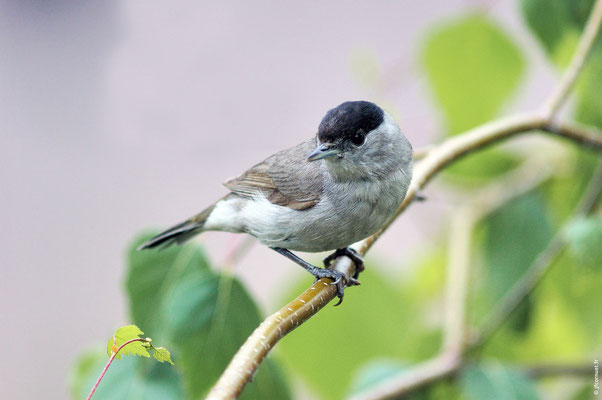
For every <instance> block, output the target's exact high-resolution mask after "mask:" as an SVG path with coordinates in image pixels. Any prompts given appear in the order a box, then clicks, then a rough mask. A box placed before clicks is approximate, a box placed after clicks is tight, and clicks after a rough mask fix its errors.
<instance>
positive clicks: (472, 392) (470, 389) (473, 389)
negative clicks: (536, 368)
mask: <svg viewBox="0 0 602 400" xmlns="http://www.w3.org/2000/svg"><path fill="white" fill-rule="evenodd" d="M460 385H461V387H462V390H463V392H464V395H465V397H466V398H467V399H469V400H482V399H489V400H537V399H539V398H540V397H539V395H538V394H537V391H536V390H535V388H534V386H533V384H532V383H531V382H530V381H529V380H528V379H527V378H526V377H525V376H524V375H522V374H520V373H519V372H516V371H512V370H510V369H509V368H506V367H503V366H500V365H480V366H474V367H469V368H467V369H466V370H464V371H463V372H462V374H461V376H460Z"/></svg>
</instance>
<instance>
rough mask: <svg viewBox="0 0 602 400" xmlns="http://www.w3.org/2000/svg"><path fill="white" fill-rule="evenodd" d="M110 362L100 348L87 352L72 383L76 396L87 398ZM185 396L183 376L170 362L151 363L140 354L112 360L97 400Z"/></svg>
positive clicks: (154, 399) (177, 398)
mask: <svg viewBox="0 0 602 400" xmlns="http://www.w3.org/2000/svg"><path fill="white" fill-rule="evenodd" d="M106 362H107V359H106V357H105V356H104V355H103V354H102V352H101V351H94V352H93V353H87V354H85V355H83V356H82V357H80V359H79V360H78V361H77V362H76V364H75V367H74V369H75V371H76V372H75V374H74V375H76V376H77V378H76V379H74V380H73V381H72V382H73V383H72V386H71V392H72V396H73V398H74V399H85V398H86V396H87V395H88V393H89V392H90V390H91V389H92V387H93V386H94V383H95V382H96V380H97V379H98V377H99V376H100V373H101V371H102V370H103V368H104V366H105V364H106ZM183 397H184V395H183V391H182V389H181V383H180V378H179V376H178V374H177V372H176V370H175V368H172V367H171V366H170V365H165V364H159V363H151V362H148V361H146V360H141V359H138V358H133V357H129V358H125V359H123V360H122V361H120V362H113V363H112V364H111V366H110V367H109V369H108V370H107V373H106V374H105V376H104V377H103V379H102V381H101V382H100V384H99V386H98V388H97V390H96V392H95V393H94V396H93V397H92V398H93V399H94V400H105V399H106V400H113V399H145V400H181V399H182V398H183Z"/></svg>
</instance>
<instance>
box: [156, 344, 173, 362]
mask: <svg viewBox="0 0 602 400" xmlns="http://www.w3.org/2000/svg"><path fill="white" fill-rule="evenodd" d="M154 350H155V353H154V354H153V357H155V359H156V360H157V361H159V362H166V361H167V362H168V363H170V364H171V365H174V363H173V362H172V361H171V354H170V353H169V351H168V350H167V349H166V348H165V347H155V348H154Z"/></svg>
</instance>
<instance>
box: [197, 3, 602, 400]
mask: <svg viewBox="0 0 602 400" xmlns="http://www.w3.org/2000/svg"><path fill="white" fill-rule="evenodd" d="M601 9H602V0H597V2H596V4H595V6H594V9H593V11H592V13H591V14H590V17H589V20H588V23H587V26H586V28H585V31H584V34H583V35H582V37H581V40H580V43H579V44H578V46H577V51H576V53H575V55H574V57H573V60H572V62H571V64H570V67H569V69H568V70H567V71H566V72H565V75H564V77H563V79H562V81H561V84H560V85H559V88H558V89H557V90H556V91H555V92H554V93H553V95H552V96H551V97H550V100H549V101H548V102H547V103H546V104H547V106H546V107H545V108H544V110H545V111H544V114H543V115H541V114H539V113H532V114H521V115H516V116H511V117H507V118H502V119H500V120H497V121H493V122H490V123H487V124H485V125H482V126H480V127H477V128H474V129H472V130H470V131H467V132H465V133H464V134H461V135H457V136H454V137H452V138H450V139H447V140H446V141H445V142H443V143H441V144H440V145H438V146H436V147H434V148H432V149H429V151H428V153H427V154H426V155H425V156H424V158H423V159H422V160H421V161H420V162H419V163H418V164H417V165H416V167H415V169H414V175H413V178H412V183H411V184H410V187H409V189H408V193H407V194H406V198H405V199H404V201H403V202H402V204H401V205H400V207H399V209H398V210H397V211H396V213H395V215H394V216H393V218H391V220H389V221H388V222H387V223H386V224H385V225H384V226H383V227H382V228H381V229H380V230H379V231H378V232H377V233H375V234H374V235H372V236H371V237H369V238H367V239H365V240H364V241H362V242H361V243H360V244H359V248H358V251H359V252H360V254H362V255H364V254H365V253H366V252H367V251H368V250H369V249H370V248H371V247H372V245H373V244H374V243H375V242H376V241H377V240H378V238H379V237H380V236H381V235H382V234H383V233H384V232H385V231H386V230H387V228H388V227H389V226H390V225H391V224H392V223H393V221H394V220H395V219H396V218H397V217H398V216H399V215H400V214H401V213H402V212H403V211H404V210H405V209H406V208H407V206H408V205H409V204H410V203H411V202H412V201H413V200H414V199H415V197H416V195H417V193H418V191H419V190H420V189H422V188H423V187H424V186H425V185H426V184H427V183H428V182H429V181H430V180H431V179H432V178H433V176H434V175H435V174H437V173H438V172H439V171H441V170H442V169H443V168H445V167H446V166H447V165H449V164H450V163H452V162H454V161H456V160H458V159H460V158H462V157H464V156H466V155H467V154H469V153H470V152H472V151H475V150H478V149H482V148H484V147H486V146H488V145H491V144H493V143H496V142H498V141H500V140H502V139H506V138H509V137H511V136H513V135H516V134H521V133H525V132H530V131H534V130H542V131H547V132H549V133H553V134H555V135H558V136H562V137H564V138H567V139H570V140H573V141H575V142H577V143H579V144H582V145H585V146H587V147H590V148H593V149H595V150H597V151H600V150H602V133H600V132H598V131H596V130H594V129H585V128H578V127H575V126H573V125H556V124H553V117H554V115H555V113H556V112H557V110H558V108H559V107H560V106H561V105H562V104H563V103H564V101H565V100H566V97H567V95H568V93H569V91H570V89H571V88H572V86H573V85H574V82H575V80H576V78H577V77H578V75H579V72H580V71H581V70H582V67H583V63H584V62H585V59H586V58H587V54H588V53H589V51H590V49H591V46H592V44H593V41H594V39H595V36H596V34H597V31H598V30H599V26H600V22H601V15H600V14H601ZM332 268H334V269H336V270H339V271H342V272H344V273H345V274H346V276H347V277H350V276H352V275H353V273H354V270H353V269H354V267H353V265H352V263H351V262H350V261H349V260H348V259H347V258H346V257H341V258H339V259H337V260H335V262H334V263H333V265H332ZM329 283H331V280H329V279H320V280H319V281H318V282H316V283H315V284H314V285H312V286H311V287H310V288H309V289H308V290H306V291H305V292H304V293H302V294H301V295H300V296H299V297H298V298H297V299H295V300H294V301H293V302H291V303H289V304H288V305H287V306H285V307H284V308H282V309H281V310H280V311H278V312H276V313H275V314H273V315H271V316H269V317H268V318H267V319H266V320H265V321H264V322H263V323H262V324H261V325H260V326H259V327H258V328H257V329H256V330H255V331H254V332H253V333H252V334H251V336H249V338H248V339H247V341H246V342H245V343H244V344H243V346H242V347H241V348H240V349H239V350H238V352H237V353H236V355H235V356H234V358H233V359H232V361H231V362H230V364H229V365H228V367H227V368H226V370H225V371H224V373H223V374H222V376H221V377H220V379H219V380H218V382H217V383H216V385H215V386H214V387H213V388H212V389H211V391H210V393H209V395H208V397H207V399H211V400H215V399H233V398H236V397H237V396H238V395H239V394H240V393H241V391H242V390H243V388H244V386H245V385H246V384H247V383H248V382H249V381H250V380H251V378H252V377H253V375H254V373H255V371H256V370H257V368H258V367H259V365H260V364H261V362H262V361H263V359H264V358H265V356H266V355H267V354H268V353H269V351H270V350H271V349H272V348H273V347H274V346H275V345H276V343H277V342H278V340H280V338H282V337H283V336H284V335H286V334H287V333H289V332H291V331H292V330H293V329H295V328H296V327H297V326H299V325H300V324H301V323H303V322H305V321H306V320H307V319H309V318H310V317H311V316H313V315H314V314H315V313H317V312H318V311H319V310H320V309H321V308H323V307H324V306H325V305H326V304H327V303H328V302H330V301H331V300H332V299H333V298H334V297H335V296H336V289H335V287H334V286H332V285H330V284H329ZM459 366H460V362H459V360H458V358H457V357H449V355H447V354H444V355H443V356H441V357H438V358H435V359H433V360H431V361H427V362H425V363H423V364H420V365H419V366H417V367H416V368H415V369H412V371H410V372H408V373H406V374H404V376H402V377H397V378H393V379H392V380H391V381H387V382H384V383H383V384H381V385H379V386H378V387H375V388H374V389H373V390H371V391H370V393H369V394H370V396H371V397H366V398H374V399H379V398H385V397H387V396H390V395H394V396H398V395H399V394H400V393H405V392H404V390H407V389H408V388H412V387H414V388H415V387H418V386H419V385H423V384H426V383H428V382H430V381H432V380H434V379H439V378H441V377H442V376H446V375H448V374H450V373H451V372H453V371H455V370H456V369H457V368H458V367H459ZM379 393H380V394H379ZM379 396H380V397H379Z"/></svg>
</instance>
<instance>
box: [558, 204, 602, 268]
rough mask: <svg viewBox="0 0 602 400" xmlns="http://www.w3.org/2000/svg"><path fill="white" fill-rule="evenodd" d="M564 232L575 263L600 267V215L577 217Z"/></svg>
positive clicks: (601, 235) (601, 264)
mask: <svg viewBox="0 0 602 400" xmlns="http://www.w3.org/2000/svg"><path fill="white" fill-rule="evenodd" d="M565 234H566V238H567V240H568V241H569V248H570V250H571V254H572V255H573V257H574V259H575V260H576V261H577V265H579V266H591V267H593V268H596V267H597V268H600V267H602V217H600V216H592V217H582V218H577V219H575V220H574V221H572V222H571V224H570V225H569V226H568V228H567V230H566V232H565Z"/></svg>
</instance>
